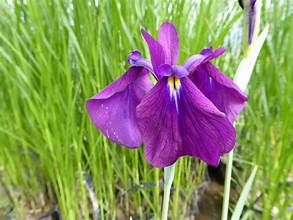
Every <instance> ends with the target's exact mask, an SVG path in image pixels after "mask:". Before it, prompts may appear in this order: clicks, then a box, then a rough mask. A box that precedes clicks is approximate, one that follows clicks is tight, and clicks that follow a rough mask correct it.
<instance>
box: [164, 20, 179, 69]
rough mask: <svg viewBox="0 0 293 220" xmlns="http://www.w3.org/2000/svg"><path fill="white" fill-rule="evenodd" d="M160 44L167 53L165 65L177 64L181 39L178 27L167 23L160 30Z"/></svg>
mask: <svg viewBox="0 0 293 220" xmlns="http://www.w3.org/2000/svg"><path fill="white" fill-rule="evenodd" d="M159 43H160V44H161V45H162V47H163V48H164V51H165V56H166V57H165V63H167V64H170V65H175V64H177V61H178V53H179V39H178V34H177V31H176V27H175V26H174V25H173V24H172V23H170V22H166V23H164V24H162V25H161V27H160V29H159Z"/></svg>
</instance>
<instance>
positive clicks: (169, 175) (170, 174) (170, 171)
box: [161, 163, 176, 220]
mask: <svg viewBox="0 0 293 220" xmlns="http://www.w3.org/2000/svg"><path fill="white" fill-rule="evenodd" d="M175 164H176V163H174V164H173V165H171V166H169V167H165V168H164V198H163V208H162V218H161V219H162V220H167V219H168V208H169V200H170V191H171V186H172V182H173V179H174V173H175Z"/></svg>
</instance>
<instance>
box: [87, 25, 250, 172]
mask: <svg viewBox="0 0 293 220" xmlns="http://www.w3.org/2000/svg"><path fill="white" fill-rule="evenodd" d="M158 35H159V37H158V40H156V39H155V38H153V37H152V36H151V35H150V34H149V33H148V32H146V31H145V30H142V36H143V38H144V39H145V41H146V43H147V44H148V47H149V51H150V56H151V62H150V61H148V60H147V59H145V58H143V57H142V55H141V53H140V52H139V51H137V50H135V51H133V52H131V53H130V55H129V57H128V62H129V63H130V65H131V67H130V68H129V69H128V70H127V71H126V72H125V73H124V74H123V75H122V76H121V77H120V78H119V79H117V80H116V81H114V82H113V83H111V84H110V85H109V86H107V87H106V88H105V89H103V90H102V91H101V92H100V93H98V94H97V95H95V96H93V97H92V98H90V99H88V100H87V103H86V106H87V110H88V112H89V115H90V118H91V120H92V122H93V123H94V125H95V126H96V127H97V128H99V129H100V130H101V132H102V133H103V134H104V135H106V136H107V137H108V138H109V139H110V140H111V141H113V142H115V143H118V144H121V145H124V146H127V147H129V148H136V147H139V146H140V145H141V144H144V145H145V157H146V159H147V160H148V162H149V163H150V164H151V165H153V166H155V167H166V166H170V165H172V164H173V163H174V162H176V160H177V159H178V158H179V157H181V156H192V157H196V158H199V159H201V160H203V161H205V162H206V163H208V164H210V165H213V166H217V165H218V164H219V162H220V157H221V155H223V154H224V153H227V152H229V151H231V150H232V149H233V147H234V146H235V141H236V132H235V128H234V127H233V121H234V120H235V118H236V117H237V116H238V115H239V114H240V111H241V110H242V109H243V107H244V106H245V103H246V101H247V97H246V96H245V94H244V93H242V92H241V91H240V89H239V88H238V87H237V86H236V85H235V84H234V83H233V81H231V80H230V79H229V78H227V77H226V76H225V75H224V74H223V73H221V72H220V70H219V69H217V68H216V67H215V66H214V65H213V64H211V62H210V61H211V60H212V59H214V58H216V57H218V56H220V55H221V54H222V53H223V52H224V49H223V48H220V49H218V50H213V49H212V48H207V49H204V50H202V51H201V52H200V54H196V55H193V56H191V57H190V58H188V59H187V60H186V61H185V62H184V64H183V65H178V64H177V61H178V53H179V40H178V35H177V31H176V28H175V26H174V25H173V24H171V23H169V22H166V23H164V24H163V25H161V27H160V29H159V34H158ZM148 73H151V74H152V75H153V76H154V77H155V79H156V80H157V83H156V84H155V85H154V84H153V83H152V82H151V80H150V79H149V78H148Z"/></svg>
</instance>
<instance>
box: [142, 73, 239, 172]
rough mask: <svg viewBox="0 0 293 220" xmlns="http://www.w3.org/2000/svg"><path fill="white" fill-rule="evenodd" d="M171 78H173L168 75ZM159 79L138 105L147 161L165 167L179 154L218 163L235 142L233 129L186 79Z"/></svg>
mask: <svg viewBox="0 0 293 220" xmlns="http://www.w3.org/2000/svg"><path fill="white" fill-rule="evenodd" d="M171 79H172V78H171ZM176 80H180V83H176V82H175V81H174V85H176V89H174V87H173V88H172V84H171V85H170V77H169V78H168V77H165V78H163V79H162V80H160V81H159V82H158V83H157V84H156V85H155V86H154V88H153V89H152V90H151V91H150V92H149V93H148V94H147V95H146V96H145V97H144V98H143V100H142V101H141V103H140V104H139V105H138V106H137V110H136V113H137V121H138V126H139V128H140V131H141V134H142V139H143V142H144V144H145V145H146V148H145V156H146V158H147V160H148V161H149V163H150V164H152V165H153V166H156V167H166V166H169V165H171V164H173V163H174V162H175V161H176V160H177V159H178V158H179V157H181V156H184V155H189V156H193V157H197V158H199V159H201V160H203V161H205V162H207V163H208V164H210V165H213V166H217V165H218V163H219V161H220V156H221V155H222V154H223V153H225V152H228V151H230V150H231V149H232V148H233V147H234V144H235V129H234V127H233V126H232V124H231V123H230V122H229V121H228V120H227V118H226V117H225V114H223V113H221V112H220V111H219V110H218V109H217V108H216V107H215V106H214V105H213V104H212V103H211V102H210V101H209V100H208V99H207V98H206V97H205V96H204V95H203V94H202V93H201V92H200V91H199V90H198V89H197V87H196V86H195V85H194V84H193V83H192V82H191V81H190V79H188V78H181V79H176Z"/></svg>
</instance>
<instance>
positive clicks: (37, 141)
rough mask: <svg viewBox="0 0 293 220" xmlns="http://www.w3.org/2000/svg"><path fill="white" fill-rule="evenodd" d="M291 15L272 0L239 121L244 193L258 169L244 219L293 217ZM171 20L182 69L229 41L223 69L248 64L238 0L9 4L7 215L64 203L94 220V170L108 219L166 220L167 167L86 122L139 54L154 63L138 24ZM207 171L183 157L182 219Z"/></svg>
mask: <svg viewBox="0 0 293 220" xmlns="http://www.w3.org/2000/svg"><path fill="white" fill-rule="evenodd" d="M292 12H293V8H292V3H291V2H290V1H289V0H287V1H286V0H283V1H277V0H274V1H273V0H272V1H265V3H264V7H263V18H262V20H263V22H264V23H269V24H270V35H269V38H268V40H267V42H266V43H265V46H264V49H263V51H262V52H261V57H260V59H259V60H258V63H257V67H256V69H255V71H254V74H253V77H252V82H251V85H250V88H249V90H250V92H249V93H250V100H249V105H248V107H247V108H246V110H245V112H244V113H243V116H242V117H241V119H240V122H239V126H238V130H239V135H238V137H239V138H238V146H237V150H236V162H237V163H239V164H240V166H241V168H242V169H240V170H239V169H237V170H236V169H235V172H234V177H235V184H236V185H237V187H238V188H241V187H242V186H243V184H244V180H245V179H246V177H247V176H249V172H250V171H251V169H252V166H251V164H257V165H258V166H259V171H258V174H257V177H256V183H255V184H254V192H253V193H252V194H251V195H250V200H249V202H248V204H247V208H246V210H245V213H244V217H245V216H246V217H247V218H262V219H271V216H272V215H276V217H277V218H278V219H289V218H290V216H291V214H292V212H291V213H290V211H289V209H288V207H289V206H290V193H291V194H292V185H290V184H291V183H290V181H289V175H290V173H291V178H292V162H293V160H292V159H293V158H292V157H293V152H292V151H293V149H292V136H293V135H292V126H291V124H292V118H291V116H292V115H293V109H292V108H291V106H292V92H293V91H292V85H291V84H292V83H293V81H292V71H293V69H292V66H293V63H292V60H293V53H292V52H291V51H293V37H292V36H293V30H292V28H293V27H292V25H291V24H292V22H293V19H292V18H293V17H292ZM166 20H169V21H172V22H174V23H175V24H176V26H177V27H178V31H179V36H180V40H181V42H180V43H181V44H180V50H181V55H180V61H181V63H182V62H183V61H184V59H185V58H187V56H188V55H191V54H194V53H198V52H199V50H200V49H201V48H203V47H208V46H210V45H213V46H214V47H218V46H220V45H224V46H226V47H227V49H228V52H227V54H226V55H225V56H223V57H222V58H220V59H219V61H217V64H218V65H219V66H220V67H221V69H223V70H224V71H225V72H227V74H229V75H230V76H233V74H234V72H235V70H236V67H237V65H238V63H239V61H240V57H241V54H240V51H241V50H240V48H239V45H240V43H241V33H240V31H241V28H240V26H241V9H240V8H239V7H238V5H237V1H228V0H226V1H225V3H224V2H222V1H213V0H205V1H203V0H202V1H200V0H196V1H184V0H179V1H178V0H167V1H159V0H154V1H139V0H133V1H130V0H122V1H118V0H111V1H106V0H104V1H99V2H98V1H93V0H84V1H79V0H62V1H59V0H52V1H45V0H28V1H24V0H18V1H16V0H15V1H5V0H4V1H1V2H0V88H1V90H0V97H1V104H0V110H1V111H0V180H1V185H2V186H5V188H6V191H7V192H8V196H3V195H2V196H1V194H0V196H1V197H0V210H1V209H4V210H6V211H7V209H9V208H8V206H9V205H11V204H12V205H13V207H14V210H15V211H14V214H15V215H17V217H18V218H19V219H23V218H24V216H27V215H28V213H27V212H28V211H27V210H35V211H36V210H37V209H40V208H42V209H44V210H46V209H48V207H54V205H57V206H58V208H59V209H60V211H61V213H62V216H63V218H64V219H82V218H84V219H89V213H90V212H91V208H90V207H91V205H92V204H91V202H90V200H89V199H88V191H87V189H86V187H85V184H84V175H85V173H88V174H89V175H90V177H91V179H92V181H93V189H94V192H95V196H96V199H97V202H98V205H99V207H100V214H101V218H102V219H111V218H114V217H115V216H117V215H121V214H119V213H121V211H123V212H124V214H125V215H126V216H141V217H142V218H143V219H147V218H150V217H152V216H153V217H154V218H155V219H156V218H158V216H159V213H160V205H161V195H160V192H161V188H160V183H161V180H162V171H161V170H159V169H155V168H152V167H150V166H149V165H148V164H147V163H146V161H145V159H144V157H143V149H142V148H141V149H138V150H128V149H125V148H122V147H120V146H117V145H115V144H113V143H110V142H109V141H108V140H107V139H106V138H105V137H103V136H102V135H101V134H100V133H99V132H98V130H97V129H95V128H94V127H93V125H92V124H91V123H90V121H89V118H88V115H87V113H86V111H85V100H86V99H87V98H88V97H90V96H92V95H93V94H94V93H96V92H97V91H99V90H100V89H102V88H103V87H104V86H106V85H107V84H108V83H110V82H111V81H113V80H114V79H116V78H117V77H119V75H121V74H122V73H123V71H125V70H126V68H127V67H128V64H127V55H128V53H129V52H130V51H131V50H133V49H140V50H141V51H143V52H144V55H145V56H147V50H146V45H145V44H144V43H143V40H142V38H141V36H140V32H139V30H140V28H141V27H145V28H146V29H147V30H149V31H150V32H151V33H153V34H155V31H156V29H157V28H158V26H159V24H160V23H162V22H164V21H166ZM204 173H205V165H204V164H203V163H201V162H199V161H197V160H196V159H190V158H184V159H181V160H180V161H179V164H178V165H177V170H176V174H175V182H174V187H175V190H174V192H173V194H172V197H171V200H172V204H171V210H172V216H174V219H180V218H182V216H184V214H185V213H186V210H187V209H188V208H189V207H188V204H189V203H188V201H190V198H191V195H192V193H193V191H194V190H196V189H197V187H198V186H199V185H200V183H201V182H202V180H203V178H204ZM0 193H1V190H0ZM259 196H260V198H259V199H257V198H258V197H259ZM291 196H292V195H291ZM291 199H292V198H291ZM256 200H257V203H256V205H257V209H258V211H256V207H255V206H256V205H254V203H255V201H256ZM273 210H275V212H274V213H273V212H272V211H273ZM276 210H278V212H277V213H276ZM36 212H37V211H36Z"/></svg>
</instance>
